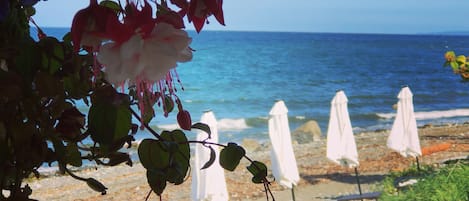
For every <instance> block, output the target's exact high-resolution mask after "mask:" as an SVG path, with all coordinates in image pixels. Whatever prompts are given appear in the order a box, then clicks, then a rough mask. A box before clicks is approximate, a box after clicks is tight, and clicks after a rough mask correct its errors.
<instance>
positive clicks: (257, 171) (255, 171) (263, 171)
mask: <svg viewBox="0 0 469 201" xmlns="http://www.w3.org/2000/svg"><path fill="white" fill-rule="evenodd" d="M246 168H247V169H248V170H249V172H250V173H251V174H252V175H253V177H252V182H254V183H256V184H259V183H264V178H265V177H267V166H266V165H265V164H264V163H261V162H259V161H253V162H252V163H251V165H249V166H248V167H246Z"/></svg>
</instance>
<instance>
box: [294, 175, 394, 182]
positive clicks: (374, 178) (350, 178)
mask: <svg viewBox="0 0 469 201" xmlns="http://www.w3.org/2000/svg"><path fill="white" fill-rule="evenodd" d="M300 176H301V178H302V179H303V180H305V181H306V182H308V183H309V184H312V185H314V184H319V183H321V182H324V181H326V180H331V181H336V182H341V183H346V184H354V185H356V183H357V180H356V176H355V175H354V174H352V173H333V174H330V173H329V174H315V175H304V174H302V175H300ZM385 177H386V175H382V174H370V175H360V183H362V184H372V183H376V182H380V181H383V180H384V178H385Z"/></svg>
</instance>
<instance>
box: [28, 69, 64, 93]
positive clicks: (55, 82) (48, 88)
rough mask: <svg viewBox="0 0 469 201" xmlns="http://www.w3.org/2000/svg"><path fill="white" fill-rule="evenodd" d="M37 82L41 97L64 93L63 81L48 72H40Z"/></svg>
mask: <svg viewBox="0 0 469 201" xmlns="http://www.w3.org/2000/svg"><path fill="white" fill-rule="evenodd" d="M35 84H36V88H37V91H38V92H39V96H41V97H54V96H57V95H62V94H64V92H63V91H64V87H63V84H62V82H60V80H59V79H57V78H55V77H54V76H52V75H50V74H48V73H44V72H38V73H37V75H36V81H35Z"/></svg>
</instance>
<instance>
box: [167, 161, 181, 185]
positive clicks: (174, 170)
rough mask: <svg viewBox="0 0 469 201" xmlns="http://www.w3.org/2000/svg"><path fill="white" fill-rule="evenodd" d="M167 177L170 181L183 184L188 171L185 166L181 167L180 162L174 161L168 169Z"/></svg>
mask: <svg viewBox="0 0 469 201" xmlns="http://www.w3.org/2000/svg"><path fill="white" fill-rule="evenodd" d="M165 173H166V174H165V175H166V179H167V180H168V182H170V183H173V184H175V185H179V184H182V182H184V178H185V177H186V171H185V168H184V167H181V166H180V164H179V163H173V165H172V166H171V167H169V168H168V169H166V172H165Z"/></svg>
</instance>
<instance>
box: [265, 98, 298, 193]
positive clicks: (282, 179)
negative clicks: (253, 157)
mask: <svg viewBox="0 0 469 201" xmlns="http://www.w3.org/2000/svg"><path fill="white" fill-rule="evenodd" d="M287 113H288V109H287V107H286V106H285V103H284V102H283V101H280V100H279V101H276V102H275V104H274V106H273V107H272V109H271V110H270V113H269V115H270V117H269V136H270V141H271V143H272V150H271V160H272V174H273V175H274V177H275V181H277V182H278V183H279V184H280V185H282V186H285V187H287V188H293V186H294V185H296V184H297V183H298V181H300V176H299V173H298V167H297V166H296V159H295V154H294V153H293V147H292V142H291V137H290V126H289V125H288V115H287Z"/></svg>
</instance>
